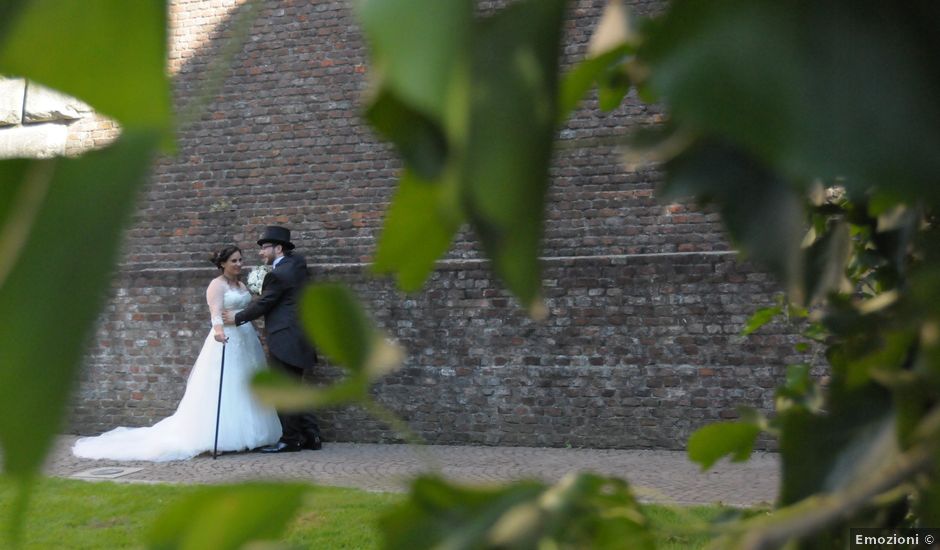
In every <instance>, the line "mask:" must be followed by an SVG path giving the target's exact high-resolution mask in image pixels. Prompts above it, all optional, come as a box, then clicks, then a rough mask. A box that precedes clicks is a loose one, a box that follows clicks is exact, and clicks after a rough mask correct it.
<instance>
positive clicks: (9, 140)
mask: <svg viewBox="0 0 940 550" xmlns="http://www.w3.org/2000/svg"><path fill="white" fill-rule="evenodd" d="M67 140H68V128H67V127H65V126H63V125H61V124H40V125H35V126H33V125H30V126H10V127H6V128H0V159H10V158H51V157H56V156H62V155H64V154H65V143H66V141H67Z"/></svg>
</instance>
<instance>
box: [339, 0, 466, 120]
mask: <svg viewBox="0 0 940 550" xmlns="http://www.w3.org/2000/svg"><path fill="white" fill-rule="evenodd" d="M473 9H474V2H472V1H471V0H451V1H448V2H441V1H440V0H358V2H357V13H358V15H359V20H360V21H361V22H362V26H363V29H364V31H365V34H366V36H367V37H368V40H369V42H370V46H371V52H372V70H373V71H374V73H375V77H376V79H377V83H376V84H377V86H378V88H379V89H380V90H382V92H380V93H381V94H382V95H384V94H391V95H393V96H396V97H397V98H398V99H397V101H398V102H400V104H401V105H408V106H410V109H413V110H415V111H417V112H420V113H423V116H425V117H428V119H429V120H432V121H436V122H437V123H438V124H441V125H442V126H444V127H446V126H447V124H446V121H447V118H448V116H449V115H448V113H447V110H448V109H449V108H450V107H451V105H449V102H450V101H451V100H452V98H453V96H452V91H453V89H454V87H455V86H458V85H461V84H460V83H461V82H462V81H463V80H464V79H465V76H461V73H466V71H467V70H468V62H469V60H468V58H467V55H466V52H467V48H468V45H469V42H470V32H471V29H472V22H473ZM378 97H381V96H378Z"/></svg>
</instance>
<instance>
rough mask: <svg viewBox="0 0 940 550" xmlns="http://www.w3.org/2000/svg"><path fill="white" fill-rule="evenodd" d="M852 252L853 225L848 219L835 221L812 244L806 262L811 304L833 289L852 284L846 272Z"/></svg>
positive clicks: (806, 285)
mask: <svg viewBox="0 0 940 550" xmlns="http://www.w3.org/2000/svg"><path fill="white" fill-rule="evenodd" d="M850 252H851V241H850V237H849V228H848V225H847V224H845V223H837V224H835V226H834V227H832V228H830V229H829V230H828V231H826V232H825V233H824V234H823V235H822V237H820V238H818V239H816V241H815V242H814V243H813V244H812V245H810V247H809V248H808V249H807V250H806V252H805V255H804V257H805V260H804V262H803V266H804V279H803V280H804V282H803V288H805V289H806V290H805V292H806V304H807V305H812V304H813V303H815V302H817V301H819V300H821V299H823V298H824V297H825V296H826V294H828V293H829V292H832V291H838V290H842V289H845V288H851V283H850V282H849V281H848V279H847V278H846V276H845V270H846V268H847V264H848V261H849V253H850Z"/></svg>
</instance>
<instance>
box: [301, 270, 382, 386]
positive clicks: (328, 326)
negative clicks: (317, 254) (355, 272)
mask: <svg viewBox="0 0 940 550" xmlns="http://www.w3.org/2000/svg"><path fill="white" fill-rule="evenodd" d="M301 320H302V321H303V324H304V328H306V329H307V332H308V334H309V335H310V337H311V338H312V339H313V342H314V344H316V346H317V349H318V350H320V351H322V352H323V353H324V354H326V356H327V357H329V359H330V361H332V362H334V363H336V364H338V365H342V366H344V367H346V368H347V369H349V370H350V371H352V372H361V371H362V370H363V369H364V368H365V365H366V361H367V360H368V358H369V356H370V355H371V354H372V351H373V349H374V348H375V344H376V340H377V339H378V338H379V337H378V334H377V332H376V330H375V329H374V328H373V327H372V322H371V321H369V318H368V317H367V316H366V313H365V311H363V310H362V307H361V306H360V305H359V301H358V300H357V299H356V297H355V296H354V295H353V293H352V291H350V290H349V289H348V288H346V287H345V286H342V285H335V284H320V285H313V286H310V287H308V288H307V290H306V291H305V292H304V294H303V297H302V298H301Z"/></svg>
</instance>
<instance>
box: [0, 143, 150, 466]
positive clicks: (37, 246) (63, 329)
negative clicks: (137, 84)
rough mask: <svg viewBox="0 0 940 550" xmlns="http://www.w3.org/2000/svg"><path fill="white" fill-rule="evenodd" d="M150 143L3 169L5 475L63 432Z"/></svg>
mask: <svg viewBox="0 0 940 550" xmlns="http://www.w3.org/2000/svg"><path fill="white" fill-rule="evenodd" d="M156 142H157V136H156V135H155V134H154V133H152V132H151V133H144V134H141V133H137V132H133V131H125V132H124V134H123V135H122V137H121V138H120V139H119V140H118V141H116V142H115V143H114V144H112V145H111V146H110V147H108V148H107V149H104V150H101V151H95V152H92V153H88V154H87V155H85V156H84V157H82V158H79V159H68V158H62V159H56V160H43V161H21V160H16V161H3V162H0V188H2V191H0V193H2V194H3V198H4V199H5V200H10V202H9V203H6V204H8V205H9V206H8V207H7V208H5V209H3V210H0V212H2V213H3V215H4V217H3V219H2V220H0V251H2V253H3V255H4V260H5V267H4V271H3V272H0V273H5V275H4V276H3V278H0V318H3V319H7V320H15V321H11V322H10V324H9V325H8V327H7V328H6V329H4V330H3V331H0V448H2V449H3V452H4V461H3V463H4V468H5V469H6V471H7V472H9V473H10V474H12V475H15V476H25V475H29V474H30V473H32V472H34V471H36V470H37V469H38V468H39V466H40V465H41V463H42V459H43V457H44V456H45V453H46V451H47V449H48V448H49V445H50V444H51V442H52V437H53V436H54V435H55V434H56V433H58V431H59V430H60V429H61V426H62V423H61V419H62V415H63V413H64V412H65V408H66V407H67V406H68V404H69V390H70V388H71V386H72V382H73V381H74V380H75V378H76V372H77V369H78V367H79V364H80V361H81V356H82V352H83V351H84V345H85V344H86V341H87V340H86V339H87V338H88V336H89V334H90V331H91V329H92V328H93V325H94V321H95V319H96V317H97V315H98V310H99V307H100V304H101V302H102V300H103V299H104V297H105V292H106V289H107V288H108V275H109V273H110V272H111V269H112V266H113V265H114V259H115V256H116V253H117V248H118V243H119V242H120V234H121V233H120V230H121V228H122V227H123V226H124V223H125V221H126V220H127V218H128V215H129V213H130V211H131V209H132V208H133V206H134V205H135V199H136V198H137V190H138V188H139V185H140V184H141V183H142V181H143V179H144V176H145V175H146V174H147V171H148V170H149V168H150V160H151V158H152V153H153V149H154V146H155V144H156ZM102 197H107V200H108V207H107V208H101V207H100V205H101V200H102ZM18 243H19V244H18ZM37 373H41V375H37ZM27 418H28V419H29V421H28V422H24V419H27Z"/></svg>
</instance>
